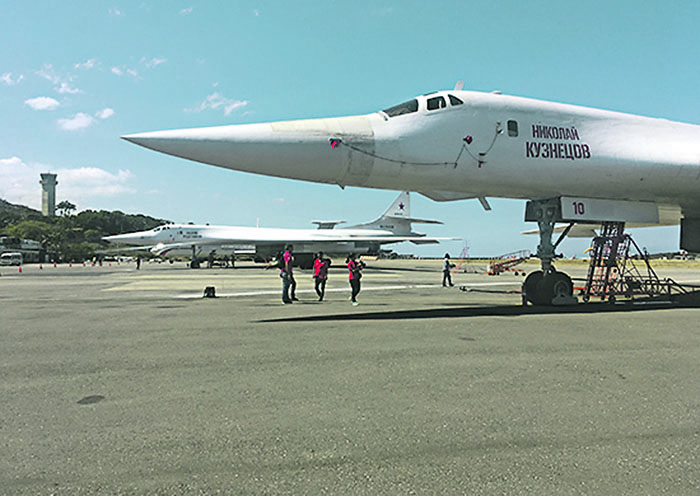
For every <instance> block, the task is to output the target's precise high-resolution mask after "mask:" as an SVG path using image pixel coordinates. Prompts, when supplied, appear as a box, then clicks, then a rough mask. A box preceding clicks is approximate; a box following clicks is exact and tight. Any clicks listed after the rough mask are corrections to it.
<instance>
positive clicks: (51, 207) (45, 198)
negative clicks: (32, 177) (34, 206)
mask: <svg viewBox="0 0 700 496" xmlns="http://www.w3.org/2000/svg"><path fill="white" fill-rule="evenodd" d="M39 184H41V213H42V214H43V215H44V216H47V217H53V216H54V215H56V185H57V184H58V181H56V174H51V173H48V172H46V173H44V174H41V181H39Z"/></svg>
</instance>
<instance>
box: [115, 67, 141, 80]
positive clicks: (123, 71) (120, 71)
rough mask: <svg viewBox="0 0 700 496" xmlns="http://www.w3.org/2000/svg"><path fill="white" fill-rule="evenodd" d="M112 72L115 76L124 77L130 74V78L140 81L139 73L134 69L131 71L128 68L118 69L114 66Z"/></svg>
mask: <svg viewBox="0 0 700 496" xmlns="http://www.w3.org/2000/svg"><path fill="white" fill-rule="evenodd" d="M110 70H111V71H112V74H114V75H115V76H123V75H124V74H128V75H129V76H131V77H133V78H134V79H139V73H138V72H137V71H136V70H134V69H129V68H128V67H125V66H121V67H117V66H114V67H112V68H111V69H110Z"/></svg>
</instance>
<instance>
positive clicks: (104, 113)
mask: <svg viewBox="0 0 700 496" xmlns="http://www.w3.org/2000/svg"><path fill="white" fill-rule="evenodd" d="M113 115H114V109H111V108H109V107H107V108H103V109H102V110H100V111H99V112H97V113H96V114H95V117H97V118H98V119H109V118H110V117H112V116H113Z"/></svg>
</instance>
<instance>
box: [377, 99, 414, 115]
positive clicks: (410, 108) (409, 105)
mask: <svg viewBox="0 0 700 496" xmlns="http://www.w3.org/2000/svg"><path fill="white" fill-rule="evenodd" d="M383 112H384V113H385V114H386V115H388V116H389V117H396V116H397V115H404V114H410V113H413V112H418V100H416V99H415V98H414V99H413V100H409V101H407V102H403V103H399V104H398V105H394V106H393V107H389V108H388V109H385V110H383Z"/></svg>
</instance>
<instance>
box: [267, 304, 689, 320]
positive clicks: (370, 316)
mask: <svg viewBox="0 0 700 496" xmlns="http://www.w3.org/2000/svg"><path fill="white" fill-rule="evenodd" d="M679 308H700V301H698V300H688V301H675V302H673V301H641V300H638V301H635V302H621V303H615V304H611V303H608V302H596V303H586V304H584V303H581V304H578V305H572V306H561V307H544V306H543V307H536V306H522V305H508V306H506V305H489V306H478V307H477V306H461V307H457V308H428V309H422V310H396V311H393V312H361V313H357V312H353V313H343V314H333V315H306V316H299V317H284V318H278V319H262V320H259V322H324V321H340V320H400V319H410V320H413V319H442V318H455V317H520V316H522V315H577V314H583V315H590V314H597V313H615V312H643V311H648V310H664V309H679Z"/></svg>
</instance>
